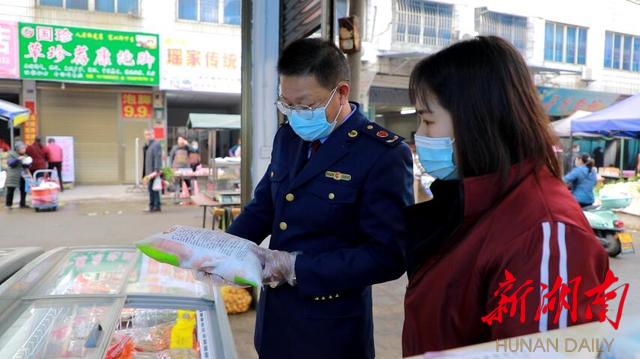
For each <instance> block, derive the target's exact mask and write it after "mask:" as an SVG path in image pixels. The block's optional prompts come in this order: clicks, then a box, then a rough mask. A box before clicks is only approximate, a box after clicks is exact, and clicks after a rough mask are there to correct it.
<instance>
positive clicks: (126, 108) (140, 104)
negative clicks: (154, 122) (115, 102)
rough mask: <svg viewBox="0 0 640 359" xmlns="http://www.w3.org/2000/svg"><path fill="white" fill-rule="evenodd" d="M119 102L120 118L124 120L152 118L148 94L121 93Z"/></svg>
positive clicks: (150, 98)
mask: <svg viewBox="0 0 640 359" xmlns="http://www.w3.org/2000/svg"><path fill="white" fill-rule="evenodd" d="M120 97H121V101H120V117H122V118H124V119H151V118H152V117H153V107H152V95H151V94H150V93H135V92H123V93H122V94H121V95H120Z"/></svg>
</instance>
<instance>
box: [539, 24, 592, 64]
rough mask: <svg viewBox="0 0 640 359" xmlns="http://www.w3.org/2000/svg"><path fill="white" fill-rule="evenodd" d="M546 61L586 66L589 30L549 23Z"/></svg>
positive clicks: (546, 29)
mask: <svg viewBox="0 0 640 359" xmlns="http://www.w3.org/2000/svg"><path fill="white" fill-rule="evenodd" d="M544 59H545V60H546V61H555V62H563V63H567V64H578V65H584V64H585V63H586V59H587V28H585V27H580V26H573V25H566V24H560V23H556V22H551V21H547V22H546V24H545V35H544Z"/></svg>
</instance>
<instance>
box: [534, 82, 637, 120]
mask: <svg viewBox="0 0 640 359" xmlns="http://www.w3.org/2000/svg"><path fill="white" fill-rule="evenodd" d="M538 92H539V95H540V99H541V100H542V105H543V107H544V109H545V111H546V112H547V114H548V115H550V116H559V117H566V116H569V115H571V114H572V113H575V112H576V111H578V110H583V111H589V112H595V111H600V110H602V109H604V108H605V107H607V106H609V105H611V104H613V103H615V102H617V101H620V100H622V99H623V98H625V97H626V96H624V95H620V94H616V93H609V92H597V91H587V90H575V89H565V88H555V87H538Z"/></svg>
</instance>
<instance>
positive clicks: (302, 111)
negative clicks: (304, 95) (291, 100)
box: [276, 86, 338, 120]
mask: <svg viewBox="0 0 640 359" xmlns="http://www.w3.org/2000/svg"><path fill="white" fill-rule="evenodd" d="M336 90H338V86H336V87H334V88H333V90H331V95H329V99H328V100H327V101H326V102H325V103H324V105H320V106H316V107H309V106H305V105H295V106H291V105H289V104H287V103H286V102H284V101H283V100H281V99H280V100H278V101H276V107H277V108H278V111H280V113H282V114H283V115H285V116H291V114H292V113H293V112H296V113H297V114H298V115H299V116H300V117H302V118H304V119H305V120H310V119H311V118H313V112H314V111H316V110H319V109H324V108H326V107H327V106H328V105H329V102H331V99H333V96H334V95H335V94H336Z"/></svg>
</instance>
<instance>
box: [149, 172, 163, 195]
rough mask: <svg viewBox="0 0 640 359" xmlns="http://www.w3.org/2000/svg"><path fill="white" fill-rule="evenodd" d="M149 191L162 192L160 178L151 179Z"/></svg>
mask: <svg viewBox="0 0 640 359" xmlns="http://www.w3.org/2000/svg"><path fill="white" fill-rule="evenodd" d="M151 189H152V190H154V191H156V192H160V191H162V178H160V176H157V177H155V178H154V179H153V185H152V186H151Z"/></svg>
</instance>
